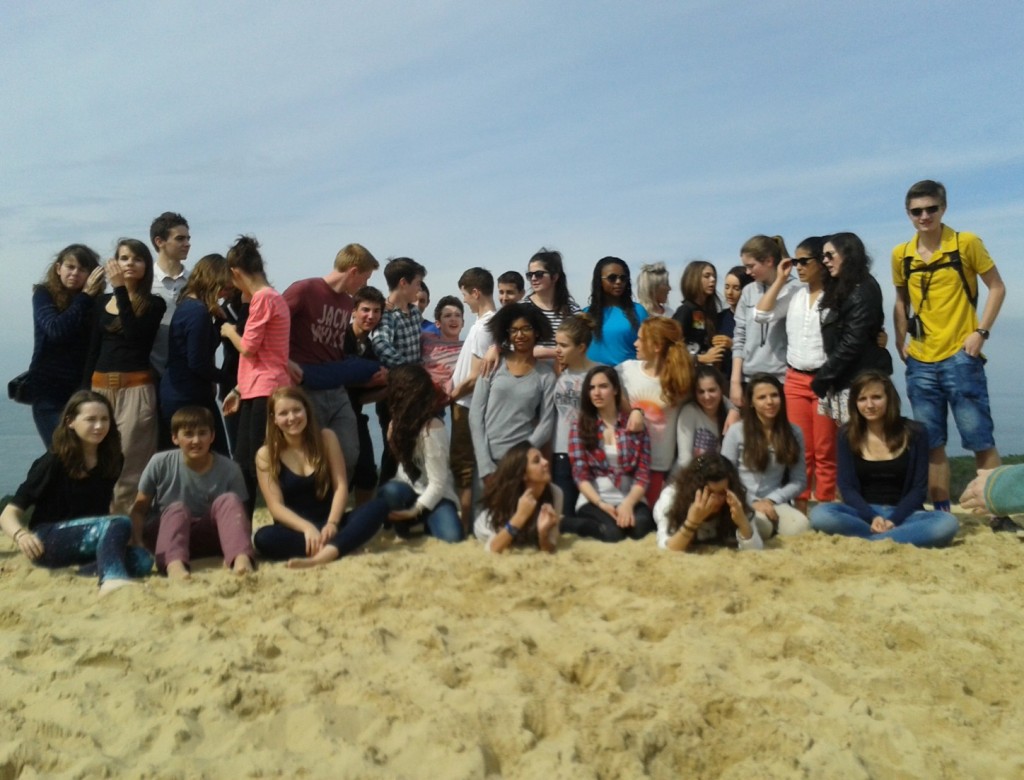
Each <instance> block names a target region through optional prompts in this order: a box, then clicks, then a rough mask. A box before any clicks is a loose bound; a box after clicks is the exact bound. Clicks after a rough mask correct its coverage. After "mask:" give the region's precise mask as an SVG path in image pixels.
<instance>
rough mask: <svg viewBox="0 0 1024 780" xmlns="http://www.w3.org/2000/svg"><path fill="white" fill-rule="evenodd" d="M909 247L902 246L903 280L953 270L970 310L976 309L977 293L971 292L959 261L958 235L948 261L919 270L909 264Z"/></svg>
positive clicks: (910, 258) (961, 261) (961, 262)
mask: <svg viewBox="0 0 1024 780" xmlns="http://www.w3.org/2000/svg"><path fill="white" fill-rule="evenodd" d="M909 245H910V242H909V241H908V242H907V243H906V244H904V245H903V280H904V281H906V282H908V283H909V282H910V275H911V274H917V273H924V272H925V271H927V272H929V273H931V272H933V271H938V270H940V269H942V268H955V269H956V272H957V273H958V274H959V275H960V283H961V284H962V285H963V288H964V295H966V296H967V300H969V301H970V302H971V308H974V309H976V308H978V291H977V290H974V291H973V292H972V291H971V286H970V285H969V284H968V283H967V274H965V273H964V263H963V260H961V259H960V233H959V232H958V233H957V234H956V250H955V251H954V252H953V254H952V255H951V256H950V258H949V260H947V261H946V262H944V263H937V264H935V265H931V266H928V265H926V266H921V267H919V268H911V267H910V263H911V262H912V260H913V258H912V257H911V256H910V255H908V254H907V247H908V246H909Z"/></svg>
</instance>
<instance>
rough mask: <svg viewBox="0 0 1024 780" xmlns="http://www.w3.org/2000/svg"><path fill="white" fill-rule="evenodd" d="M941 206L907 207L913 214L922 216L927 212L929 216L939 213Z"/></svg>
mask: <svg viewBox="0 0 1024 780" xmlns="http://www.w3.org/2000/svg"><path fill="white" fill-rule="evenodd" d="M940 208H942V207H941V206H920V207H918V208H916V209H907V211H909V212H910V214H911V216H914V217H920V216H921V215H922V214H927V215H928V216H931V215H933V214H938V213H939V209H940Z"/></svg>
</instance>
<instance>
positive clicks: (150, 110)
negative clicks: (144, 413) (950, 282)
mask: <svg viewBox="0 0 1024 780" xmlns="http://www.w3.org/2000/svg"><path fill="white" fill-rule="evenodd" d="M1022 29H1024V4H1022V3H1020V2H1019V0H1003V1H1002V2H991V3H976V4H965V3H962V2H945V1H942V0H940V1H939V2H932V3H927V4H921V3H913V4H912V3H903V2H895V3H894V2H892V0H889V2H859V3H849V4H844V5H843V6H839V5H837V4H830V3H810V2H771V1H768V2H758V3H744V2H735V3H721V2H674V3H653V2H652V3H631V4H613V3H603V2H588V3H567V2H562V3H557V4H554V3H541V2H517V3H494V4H480V3H469V2H434V3H430V2H425V3H417V4H411V3H410V4H404V3H391V2H375V3H372V4H351V3H350V4H334V3H318V4H316V5H315V6H312V4H302V3H296V4H287V5H286V4H274V3H255V2H251V3H235V2H233V3H218V2H214V3H210V2H204V3H173V4H171V3H159V2H155V3H140V4H129V3H115V2H92V3H89V4H70V3H52V2H41V3H36V4H32V5H28V4H25V5H19V6H13V7H11V6H8V7H7V8H5V10H4V23H3V25H2V29H0V65H2V69H3V73H4V74H5V78H4V81H5V90H4V92H5V110H4V111H3V112H0V140H2V148H3V153H2V156H0V171H2V178H0V181H2V184H3V186H2V187H0V258H2V262H3V267H4V270H5V277H6V278H5V283H4V284H3V285H2V289H0V305H2V310H3V311H4V312H5V315H6V316H7V317H9V318H10V321H11V322H12V323H19V325H17V326H13V327H9V328H7V329H4V332H3V333H2V334H0V346H2V347H3V348H4V354H5V355H9V354H16V358H14V365H12V366H10V368H12V369H16V368H18V367H19V366H21V364H22V363H25V364H27V360H28V356H29V353H30V351H31V346H30V345H31V310H30V305H29V297H30V287H31V284H32V283H33V282H34V281H36V280H37V279H38V278H39V277H40V275H41V274H42V272H43V270H44V267H45V265H46V263H47V261H48V259H49V258H51V257H52V256H53V254H54V253H55V252H56V251H57V250H58V249H60V248H61V247H62V246H64V245H66V244H68V243H71V242H75V241H84V242H85V243H88V244H90V245H91V246H93V247H94V248H95V249H97V251H99V252H101V253H102V254H109V253H110V252H111V251H112V249H113V244H114V241H115V240H116V238H117V237H118V236H122V235H128V236H136V237H139V238H142V239H146V238H147V234H148V226H149V223H150V221H151V220H152V218H153V217H154V216H156V215H157V214H158V213H160V212H161V211H164V210H166V209H170V210H174V211H180V212H181V213H183V214H185V216H186V217H187V218H188V219H189V221H190V223H191V228H192V235H193V247H192V255H191V258H190V259H191V260H192V261H193V262H194V261H195V260H197V259H198V258H199V257H201V256H202V255H203V254H206V253H208V252H214V251H216V252H224V251H225V250H226V248H227V246H228V245H229V244H230V243H231V241H232V240H233V239H234V237H235V236H236V235H237V234H238V233H242V232H245V233H252V234H255V235H256V236H257V237H258V238H259V239H260V240H261V241H262V242H263V244H264V248H265V258H266V260H267V263H268V266H269V271H270V276H271V280H272V282H274V283H275V284H276V286H278V287H279V288H282V289H283V288H284V287H285V286H287V284H289V283H290V282H292V281H294V280H295V279H298V278H302V277H305V276H313V275H320V274H322V273H324V272H326V270H328V269H329V267H330V263H331V261H332V259H333V257H334V254H335V252H336V251H337V250H338V248H339V247H341V246H342V245H343V244H345V243H347V242H349V241H359V242H361V243H363V244H365V245H366V246H367V247H369V248H370V250H371V251H372V252H374V254H376V255H377V257H378V258H380V259H384V258H387V257H389V256H393V255H401V254H405V255H410V256H412V257H414V258H416V259H418V260H420V261H421V262H422V263H424V264H425V265H426V266H427V268H428V269H429V274H428V277H427V282H428V283H429V284H430V286H431V290H432V292H433V293H434V296H435V299H436V297H437V296H439V295H440V294H444V293H446V292H454V291H455V290H454V288H455V280H456V279H457V277H458V275H459V273H460V272H461V271H462V270H463V269H465V268H467V267H469V266H471V265H484V266H486V267H489V268H490V269H492V270H493V271H495V273H500V272H501V271H504V270H507V269H510V268H514V269H518V270H520V271H522V270H524V269H525V265H526V262H527V260H528V258H529V256H530V255H531V254H532V253H533V252H534V251H535V250H536V249H537V248H539V247H540V246H542V245H546V246H553V247H556V248H558V249H560V250H562V252H563V253H564V255H565V257H566V262H567V267H568V276H569V282H570V287H571V289H572V291H573V292H574V294H575V296H576V297H577V298H578V299H580V300H581V302H584V303H585V301H586V298H587V295H588V280H589V277H590V272H591V269H592V267H593V264H594V262H595V261H596V260H597V259H598V258H600V257H602V256H604V255H607V254H613V255H618V256H620V257H623V258H625V259H626V260H627V261H628V262H629V263H630V265H631V266H632V267H633V268H634V270H635V269H636V268H638V267H639V265H640V264H641V263H642V262H648V261H653V260H662V261H665V262H667V263H668V265H669V267H670V269H671V270H672V275H673V277H674V278H677V277H678V275H679V273H680V272H681V271H682V268H683V265H684V264H685V262H686V261H687V260H689V259H692V258H694V257H705V258H708V259H710V260H712V261H713V262H714V263H716V265H718V267H719V270H720V273H721V272H722V271H724V269H726V268H727V267H729V266H731V265H734V264H735V262H736V260H737V252H738V248H739V246H740V245H741V244H742V243H743V241H744V240H745V239H746V238H748V237H749V236H750V235H752V234H754V233H761V232H767V233H781V234H782V235H783V236H785V237H786V239H787V241H788V242H789V244H790V247H791V248H792V247H793V246H794V245H795V243H796V242H797V241H798V240H799V239H801V238H803V237H804V236H806V235H811V234H821V233H827V232H833V231H837V230H853V231H855V232H857V233H859V234H860V235H861V236H862V237H863V238H864V239H865V242H866V244H867V245H868V247H869V250H870V251H872V253H873V254H874V256H875V257H876V259H877V261H876V274H877V275H878V277H879V279H880V280H881V281H882V282H883V287H887V286H888V285H887V282H888V273H889V272H888V253H889V251H890V249H891V247H892V246H893V245H894V244H896V243H898V242H901V241H903V240H906V238H908V237H909V235H910V225H909V223H908V222H907V220H906V218H905V216H904V214H903V211H902V198H903V194H904V192H905V191H906V188H907V186H908V185H909V184H911V183H912V182H913V181H915V180H917V179H921V178H926V177H927V178H937V179H940V180H942V181H944V182H945V183H946V185H947V187H948V188H949V192H950V208H949V212H948V214H947V221H948V222H949V223H950V224H952V225H954V226H955V227H957V228H958V229H969V230H972V231H975V232H977V233H979V234H980V235H981V236H982V237H983V238H984V239H985V241H986V244H987V245H988V247H989V249H990V251H991V253H992V255H993V257H994V258H995V259H996V261H997V263H999V265H1000V269H1001V270H1002V272H1003V274H1004V277H1005V278H1006V280H1007V282H1008V285H1009V287H1010V304H1009V305H1008V307H1007V309H1006V310H1004V311H1005V313H1006V314H1011V313H1012V309H1014V308H1015V305H1014V298H1015V291H1016V290H1020V289H1021V288H1022V287H1024V285H1022V284H1021V282H1022V281H1024V280H1022V279H1021V275H1022V272H1021V271H1020V268H1019V264H1018V263H1016V262H1013V261H1014V260H1015V256H1016V254H1017V252H1016V250H1017V248H1018V245H1019V238H1018V237H1019V233H1020V229H1021V225H1022V223H1024V219H1022V218H1024V133H1022V132H1021V129H1022V128H1024V121H1022V120H1024V88H1022V86H1021V83H1022V79H1021V77H1020V74H1021V73H1022V72H1024V67H1022V66H1024V61H1022V60H1024V58H1022V56H1021V51H1022V47H1021V46H1020V43H1019V40H1018V39H1019V35H1020V32H1021V30H1022ZM1013 74H1017V75H1016V76H1015V75H1013ZM374 281H375V282H377V283H379V284H381V285H383V279H382V278H379V277H375V279H374ZM671 301H672V302H673V303H677V302H678V294H677V293H673V297H672V299H671ZM997 334H998V328H997Z"/></svg>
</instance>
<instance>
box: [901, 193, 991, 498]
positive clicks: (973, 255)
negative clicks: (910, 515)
mask: <svg viewBox="0 0 1024 780" xmlns="http://www.w3.org/2000/svg"><path fill="white" fill-rule="evenodd" d="M906 209H907V216H908V217H909V218H910V222H911V224H913V226H914V228H915V230H916V231H917V232H916V234H915V235H914V237H913V238H912V239H910V240H909V241H907V242H906V243H903V244H899V245H897V246H896V247H895V248H894V249H893V252H892V278H893V284H895V286H896V306H895V310H894V312H893V320H894V324H895V330H896V349H897V351H898V353H899V355H900V357H901V358H902V359H903V360H904V361H905V362H906V364H907V395H908V396H909V398H910V404H911V406H912V407H913V411H914V418H915V419H916V420H917V421H918V422H920V423H922V424H923V425H924V426H925V427H926V428H927V430H928V446H929V448H930V451H929V456H928V463H929V465H928V484H929V492H930V493H931V498H932V502H933V503H934V505H935V508H936V509H937V510H940V511H949V460H948V459H947V457H946V418H947V408H949V409H952V411H953V419H954V420H955V422H956V426H957V429H958V430H959V431H960V439H961V442H962V444H963V447H964V449H968V450H971V451H972V452H974V458H975V462H976V463H977V466H978V468H979V469H990V468H994V467H996V466H998V465H999V464H1000V460H999V452H998V450H997V449H996V444H995V438H994V432H993V425H992V413H991V410H990V408H989V399H988V383H987V380H986V378H985V358H984V357H983V356H982V354H981V349H982V346H983V345H984V343H985V340H986V339H987V338H988V337H989V331H990V330H991V328H992V326H993V325H994V324H995V321H996V317H997V316H998V314H999V309H1000V307H1001V306H1002V304H1003V298H1004V297H1005V296H1006V288H1005V287H1004V285H1003V280H1002V278H1001V277H1000V276H999V271H998V270H997V269H996V266H995V263H993V262H992V258H991V257H989V254H988V251H987V250H986V249H985V245H984V244H983V243H982V242H981V239H980V238H978V237H977V236H976V235H974V234H973V233H958V232H956V231H954V230H953V229H952V228H950V227H948V226H946V225H944V224H943V223H942V217H943V215H944V214H945V213H946V188H945V187H943V186H942V184H940V183H939V182H936V181H931V180H927V179H926V180H924V181H919V182H917V184H914V185H913V186H912V187H911V188H910V190H908V192H907V197H906ZM979 277H980V279H981V281H982V282H984V284H985V286H986V287H987V288H988V295H987V297H986V300H985V308H984V309H983V310H982V312H981V319H980V321H979V319H978V314H977V311H976V308H975V307H976V304H977V298H978V279H979ZM908 335H909V336H910V341H909V343H908V342H907V336H908Z"/></svg>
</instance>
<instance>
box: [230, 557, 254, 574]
mask: <svg viewBox="0 0 1024 780" xmlns="http://www.w3.org/2000/svg"><path fill="white" fill-rule="evenodd" d="M253 570H254V569H253V565H252V558H250V557H249V556H248V555H239V556H238V557H237V558H235V562H234V564H232V566H231V571H233V572H234V573H235V574H237V575H239V576H243V575H246V574H251V573H252V572H253Z"/></svg>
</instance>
